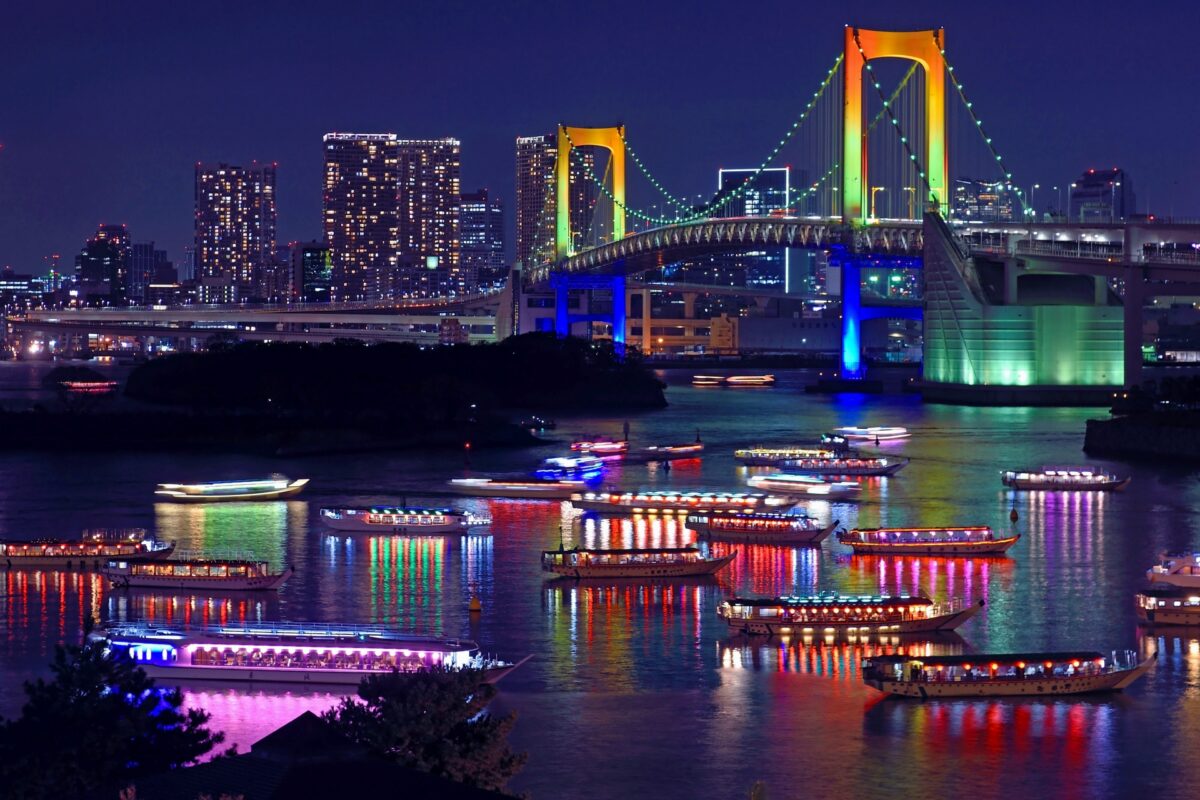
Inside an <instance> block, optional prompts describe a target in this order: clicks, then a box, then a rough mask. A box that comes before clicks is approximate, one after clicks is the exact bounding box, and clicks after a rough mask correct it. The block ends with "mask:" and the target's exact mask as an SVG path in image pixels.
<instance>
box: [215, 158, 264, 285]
mask: <svg viewBox="0 0 1200 800" xmlns="http://www.w3.org/2000/svg"><path fill="white" fill-rule="evenodd" d="M275 169H276V165H275V164H270V165H263V166H259V165H258V164H257V163H255V164H253V165H252V166H250V167H249V168H244V167H237V166H232V165H230V164H200V163H197V164H196V273H197V275H196V277H197V278H198V280H199V283H200V292H199V296H200V300H201V302H205V303H228V302H233V301H236V300H237V299H238V298H239V297H242V296H246V295H248V294H253V292H254V287H255V285H256V284H257V282H258V275H257V273H258V271H259V270H260V269H263V268H268V267H270V266H271V264H272V263H273V260H274V256H275Z"/></svg>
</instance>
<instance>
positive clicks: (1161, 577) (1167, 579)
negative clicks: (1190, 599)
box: [1146, 569, 1200, 589]
mask: <svg viewBox="0 0 1200 800" xmlns="http://www.w3.org/2000/svg"><path fill="white" fill-rule="evenodd" d="M1146 577H1147V578H1149V579H1150V582H1151V583H1161V584H1165V585H1166V586H1178V587H1180V588H1183V589H1200V575H1184V574H1173V573H1170V572H1155V571H1154V570H1152V569H1149V570H1146Z"/></svg>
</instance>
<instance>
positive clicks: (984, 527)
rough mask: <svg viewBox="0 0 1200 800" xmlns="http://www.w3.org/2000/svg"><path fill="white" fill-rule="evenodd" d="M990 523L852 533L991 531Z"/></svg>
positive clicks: (871, 530)
mask: <svg viewBox="0 0 1200 800" xmlns="http://www.w3.org/2000/svg"><path fill="white" fill-rule="evenodd" d="M991 529H992V526H990V525H944V526H940V527H935V528H907V527H904V528H854V529H853V530H852V531H851V533H855V532H857V533H888V532H892V531H895V532H898V533H924V532H927V531H989V530H991Z"/></svg>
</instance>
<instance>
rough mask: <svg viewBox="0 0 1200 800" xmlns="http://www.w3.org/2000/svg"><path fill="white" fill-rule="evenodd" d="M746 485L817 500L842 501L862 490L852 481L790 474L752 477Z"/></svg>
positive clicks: (782, 473) (773, 473) (780, 473)
mask: <svg viewBox="0 0 1200 800" xmlns="http://www.w3.org/2000/svg"><path fill="white" fill-rule="evenodd" d="M746 484H747V485H748V486H750V487H751V488H754V489H763V490H765V491H770V492H787V493H788V494H790V495H794V496H797V497H803V498H808V499H818V500H843V499H846V498H848V497H854V496H856V495H857V494H858V492H859V490H860V489H861V488H862V487H861V486H859V484H858V483H855V482H854V481H823V480H821V479H820V478H814V477H813V476H812V475H795V474H792V473H790V472H772V473H771V474H770V475H752V476H751V477H750V478H749V479H747V481H746Z"/></svg>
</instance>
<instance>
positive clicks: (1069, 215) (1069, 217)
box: [1067, 183, 1083, 222]
mask: <svg viewBox="0 0 1200 800" xmlns="http://www.w3.org/2000/svg"><path fill="white" fill-rule="evenodd" d="M1076 186H1077V184H1074V183H1072V184H1071V191H1072V192H1074V191H1075V187H1076ZM1070 221H1071V195H1070V193H1068V194H1067V222H1070ZM1079 221H1080V222H1083V214H1080V215H1079Z"/></svg>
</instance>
